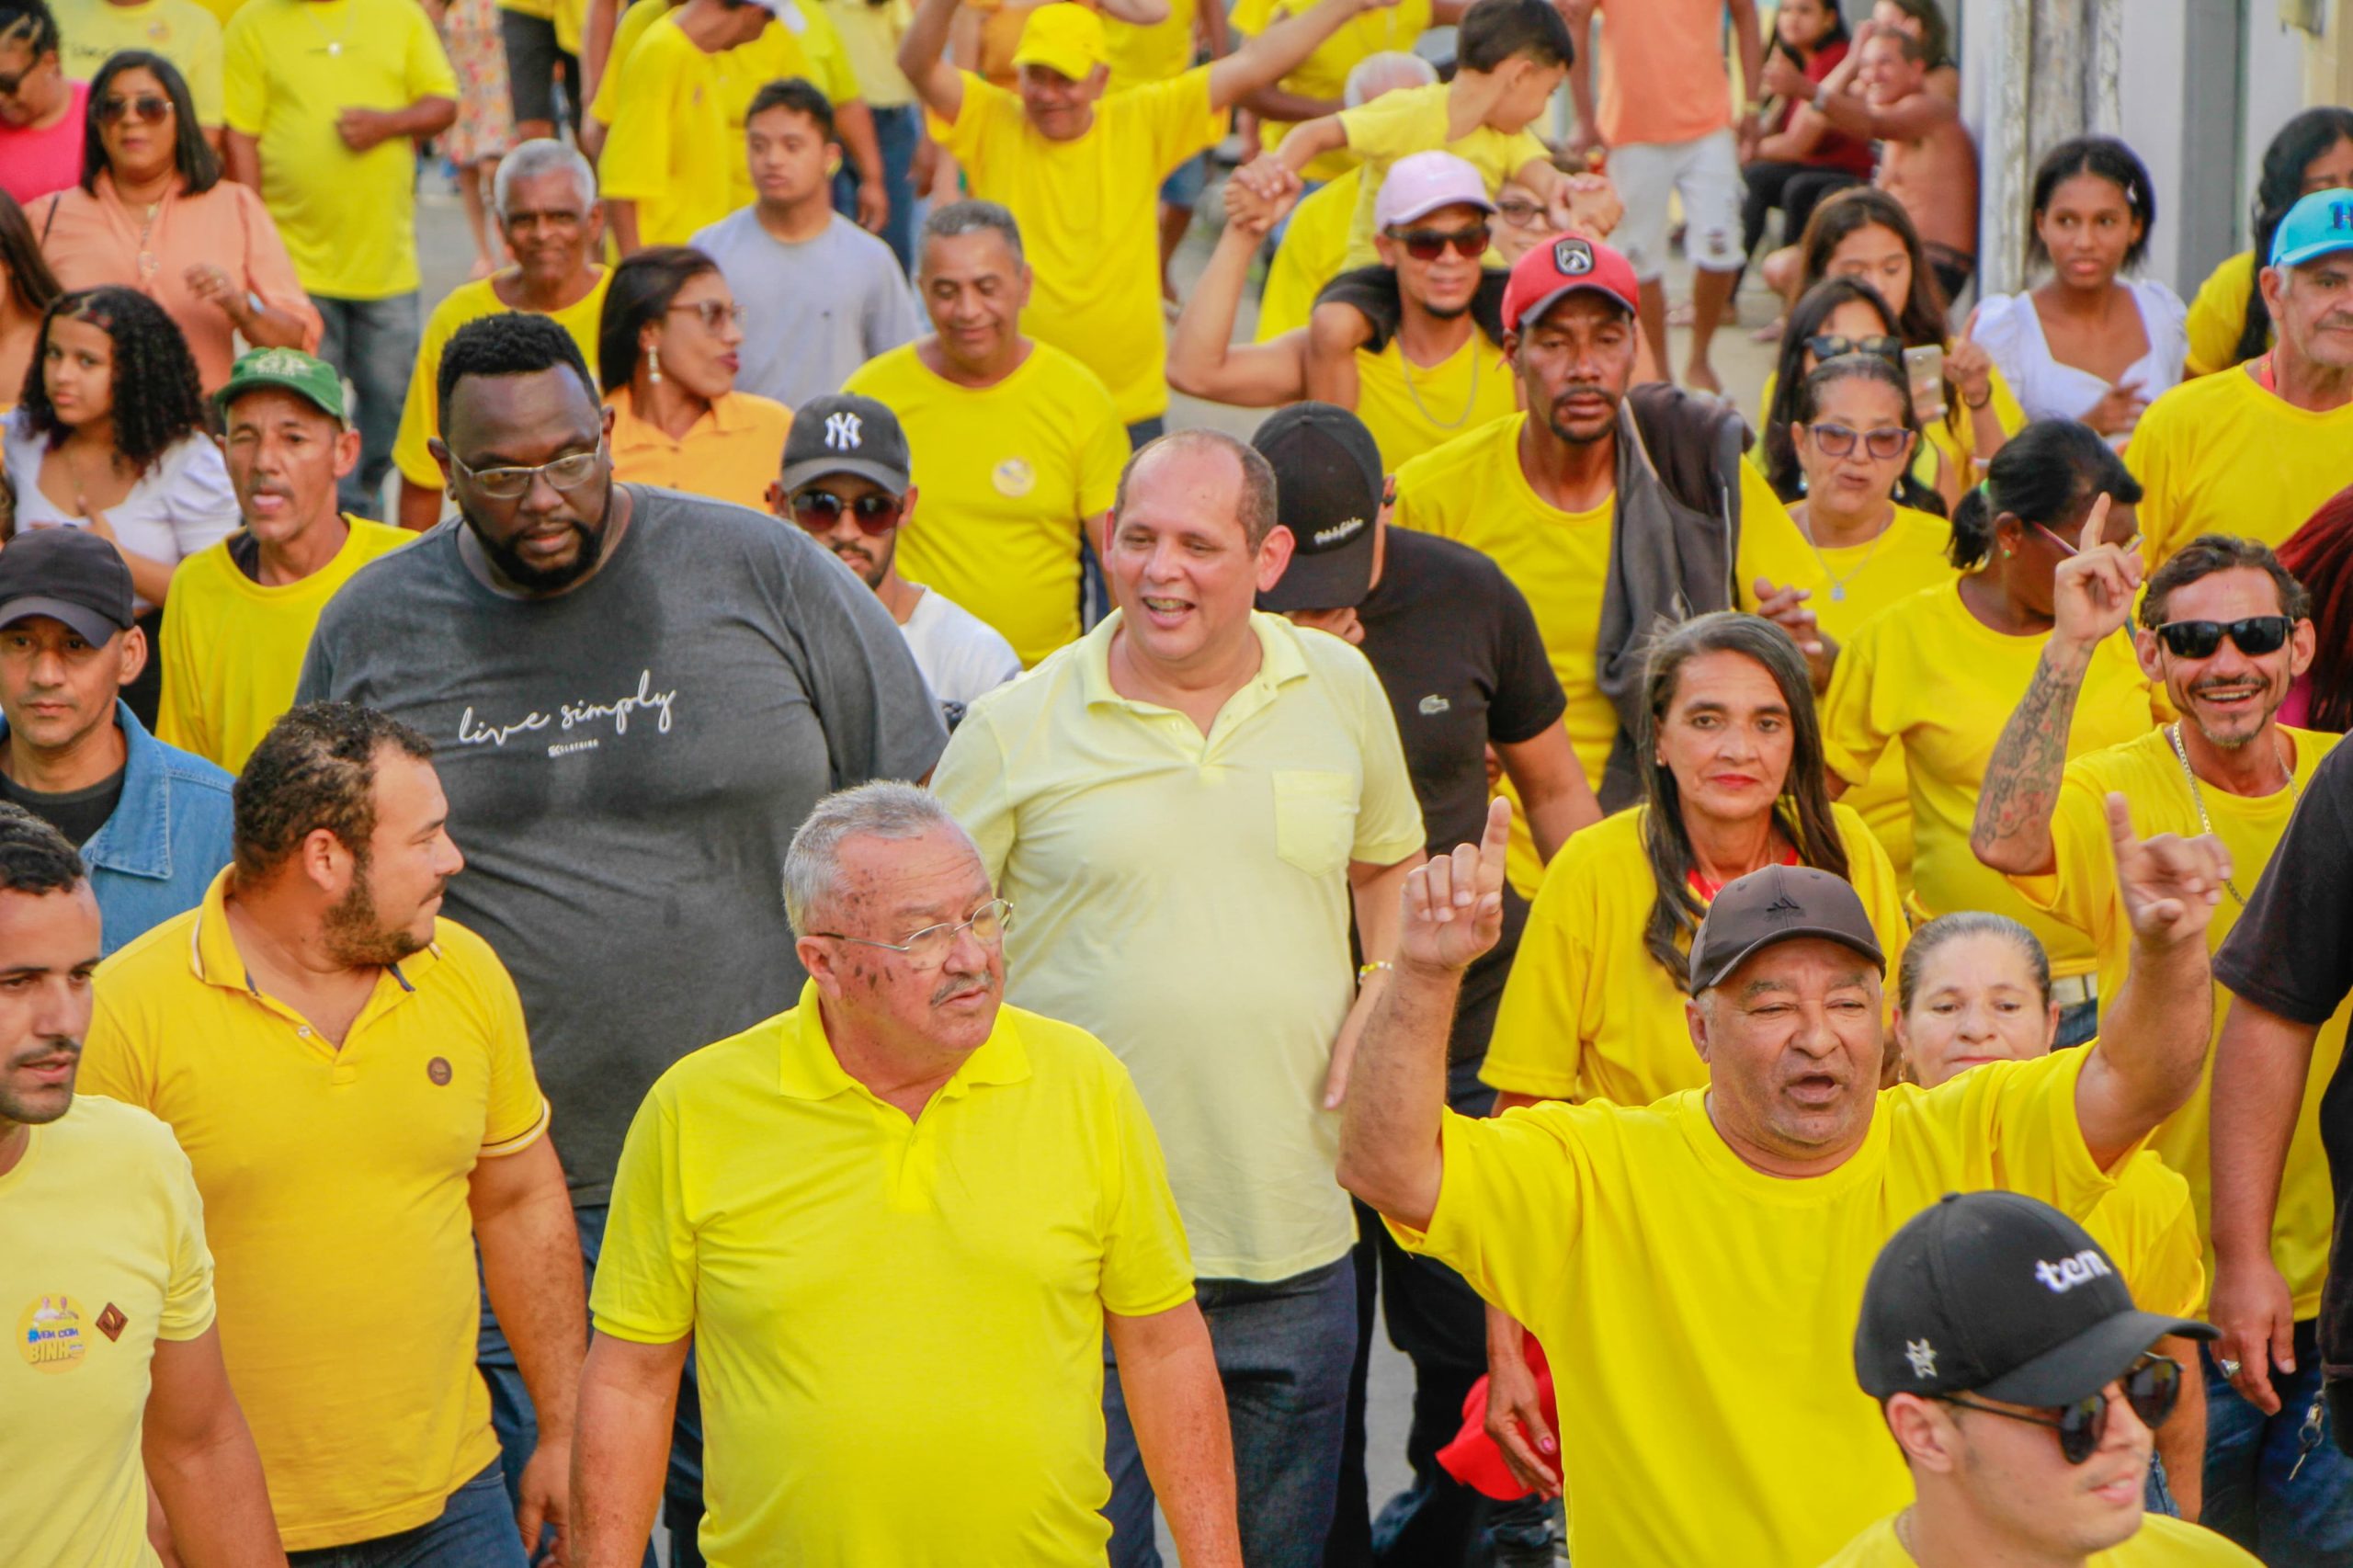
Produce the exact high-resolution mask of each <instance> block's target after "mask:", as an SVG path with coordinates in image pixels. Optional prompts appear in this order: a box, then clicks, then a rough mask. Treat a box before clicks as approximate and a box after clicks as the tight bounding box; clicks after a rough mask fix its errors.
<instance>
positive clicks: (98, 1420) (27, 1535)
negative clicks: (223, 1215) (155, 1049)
mask: <svg viewBox="0 0 2353 1568" xmlns="http://www.w3.org/2000/svg"><path fill="white" fill-rule="evenodd" d="M82 1076H83V1083H82V1085H81V1090H80V1092H79V1093H77V1094H75V1095H74V1103H73V1105H72V1106H71V1107H69V1108H67V1110H66V1112H65V1114H64V1115H63V1116H62V1117H60V1118H58V1119H56V1120H55V1121H51V1122H48V1123H45V1124H44V1125H41V1126H39V1127H33V1128H29V1129H28V1130H27V1131H28V1134H29V1142H27V1143H26V1145H25V1148H24V1152H23V1153H21V1154H19V1155H18V1156H17V1163H16V1165H14V1166H12V1167H11V1168H10V1169H9V1170H7V1171H6V1172H5V1173H0V1333H6V1334H7V1335H8V1336H9V1339H8V1344H9V1346H10V1348H9V1349H7V1350H0V1411H6V1413H7V1414H6V1419H0V1476H6V1478H7V1483H6V1485H5V1486H0V1541H6V1543H7V1546H6V1551H5V1553H0V1555H5V1556H6V1558H7V1560H8V1561H9V1562H12V1563H18V1562H21V1563H26V1564H33V1563H41V1564H48V1563H58V1564H65V1563H71V1564H73V1565H74V1568H154V1565H155V1564H156V1562H158V1559H157V1558H156V1556H155V1552H154V1549H153V1548H152V1547H150V1546H149V1545H148V1544H147V1471H146V1468H145V1464H144V1461H143V1460H142V1458H141V1455H140V1423H141V1422H142V1419H143V1418H144V1417H145V1415H146V1413H147V1391H148V1367H149V1363H150V1362H151V1361H152V1360H153V1357H154V1353H155V1345H156V1342H157V1341H159V1340H167V1341H180V1340H188V1339H196V1338H199V1337H200V1336H201V1335H203V1333H204V1331H205V1330H206V1329H208V1328H210V1327H211V1326H212V1255H211V1254H210V1252H209V1251H207V1250H206V1248H205V1244H204V1204H203V1200H202V1199H199V1197H198V1196H197V1191H196V1179H195V1177H194V1176H191V1175H190V1174H189V1172H188V1156H187V1155H186V1154H183V1153H180V1151H179V1146H178V1145H177V1144H176V1143H174V1142H172V1134H171V1130H170V1129H169V1128H167V1127H165V1125H164V1124H163V1123H162V1122H160V1121H158V1120H156V1119H154V1118H153V1117H152V1116H150V1115H148V1114H147V1113H146V1112H145V1111H143V1110H141V1109H139V1108H137V1107H135V1106H127V1105H122V1104H119V1103H118V1102H116V1101H114V1100H111V1099H108V1098H105V1097H103V1096H100V1095H98V1094H97V1093H96V1092H95V1091H93V1090H91V1089H90V1088H89V1086H88V1078H89V1073H88V1069H87V1067H86V1066H85V1068H84V1071H83V1074H82Z"/></svg>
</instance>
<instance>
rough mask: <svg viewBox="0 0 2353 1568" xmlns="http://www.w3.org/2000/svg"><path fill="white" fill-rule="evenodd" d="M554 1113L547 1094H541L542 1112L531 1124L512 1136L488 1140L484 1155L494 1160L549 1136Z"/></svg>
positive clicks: (485, 1157)
mask: <svg viewBox="0 0 2353 1568" xmlns="http://www.w3.org/2000/svg"><path fill="white" fill-rule="evenodd" d="M554 1114H555V1113H554V1110H553V1108H551V1107H550V1106H549V1104H548V1098H547V1096H545V1095H541V1096H540V1114H539V1115H538V1116H537V1117H536V1118H534V1119H533V1120H532V1122H531V1125H530V1126H529V1127H527V1128H525V1129H523V1131H520V1132H517V1133H516V1134H514V1135H513V1136H512V1137H507V1138H494V1139H491V1140H489V1141H487V1142H484V1143H483V1146H482V1157H483V1158H484V1159H486V1160H494V1159H498V1158H501V1157H503V1156H505V1155H507V1154H519V1153H522V1152H523V1151H524V1150H526V1149H528V1148H529V1147H530V1146H531V1145H532V1144H534V1143H536V1142H539V1141H540V1139H542V1138H544V1137H546V1136H547V1131H548V1123H549V1122H550V1121H551V1119H553V1117H554Z"/></svg>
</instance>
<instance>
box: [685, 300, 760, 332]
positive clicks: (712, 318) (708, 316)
mask: <svg viewBox="0 0 2353 1568" xmlns="http://www.w3.org/2000/svg"><path fill="white" fill-rule="evenodd" d="M670 309H671V310H672V311H692V312H694V313H695V314H696V315H698V316H700V317H701V318H702V324H703V326H704V328H705V329H706V330H708V331H710V332H717V331H718V330H719V329H720V328H721V327H722V325H724V326H742V325H743V324H744V307H743V306H741V305H739V304H736V303H734V302H733V301H728V300H697V301H694V303H692V304H676V305H672V306H671V307H670Z"/></svg>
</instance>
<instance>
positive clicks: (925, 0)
mask: <svg viewBox="0 0 2353 1568" xmlns="http://www.w3.org/2000/svg"><path fill="white" fill-rule="evenodd" d="M961 3H962V0H922V4H920V5H918V6H916V7H915V20H914V21H913V22H912V23H910V24H909V25H908V28H907V35H906V37H904V38H903V39H901V40H899V70H900V71H901V72H902V73H903V74H904V75H905V76H906V78H907V82H908V85H911V86H913V87H914V88H915V97H919V98H921V99H922V100H923V107H924V108H927V109H929V110H930V111H931V112H932V113H934V114H936V115H938V117H939V118H940V119H944V120H946V121H948V122H949V124H951V125H952V124H954V123H955V122H956V117H957V116H958V115H960V114H961V113H962V112H963V110H964V74H963V73H962V72H961V71H959V70H957V69H956V67H955V66H953V65H951V64H949V62H948V58H947V55H948V31H949V28H951V27H953V26H954V25H955V22H956V12H957V9H958V7H959V6H961Z"/></svg>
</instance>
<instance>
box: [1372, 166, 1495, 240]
mask: <svg viewBox="0 0 2353 1568" xmlns="http://www.w3.org/2000/svg"><path fill="white" fill-rule="evenodd" d="M1441 207H1476V208H1477V209H1478V210H1480V211H1482V212H1493V211H1494V210H1495V202H1494V201H1492V200H1490V199H1488V196H1487V182H1486V181H1485V180H1484V179H1483V178H1482V177H1481V176H1480V174H1479V171H1478V170H1477V169H1474V168H1472V166H1471V165H1469V164H1467V163H1465V162H1464V161H1463V160H1461V158H1458V157H1456V156H1455V155H1454V154H1453V153H1409V154H1407V155H1406V156H1404V157H1403V158H1400V159H1398V160H1397V161H1396V162H1395V163H1393V164H1392V165H1389V177H1388V178H1387V179H1384V180H1382V181H1381V194H1380V196H1378V197H1377V198H1375V199H1374V200H1373V204H1372V223H1373V227H1375V228H1377V229H1393V228H1395V227H1396V226H1397V225H1398V224H1400V223H1410V222H1413V221H1414V220H1415V219H1416V218H1427V217H1428V216H1429V215H1430V214H1431V213H1433V212H1435V211H1437V210H1438V209H1439V208H1441Z"/></svg>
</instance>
